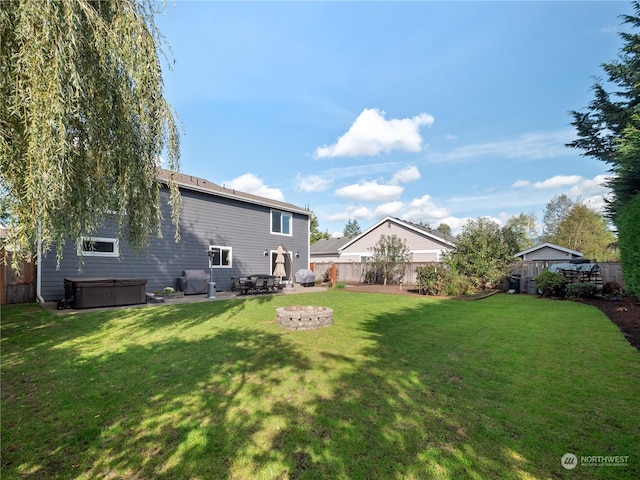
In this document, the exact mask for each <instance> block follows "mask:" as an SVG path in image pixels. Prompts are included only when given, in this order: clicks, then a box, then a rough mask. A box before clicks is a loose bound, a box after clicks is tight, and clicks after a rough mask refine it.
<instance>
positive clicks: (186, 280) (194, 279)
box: [176, 270, 209, 295]
mask: <svg viewBox="0 0 640 480" xmlns="http://www.w3.org/2000/svg"><path fill="white" fill-rule="evenodd" d="M176 283H177V285H176V286H177V290H178V291H180V292H184V294H185V295H194V294H196V293H207V284H208V283H209V274H208V273H207V272H205V271H204V270H183V272H182V276H181V277H178V279H177V282H176Z"/></svg>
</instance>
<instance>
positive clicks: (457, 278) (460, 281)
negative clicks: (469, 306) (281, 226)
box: [444, 270, 476, 297]
mask: <svg viewBox="0 0 640 480" xmlns="http://www.w3.org/2000/svg"><path fill="white" fill-rule="evenodd" d="M444 293H445V294H446V295H454V296H456V297H460V296H462V295H471V294H472V293H476V289H475V285H474V283H473V281H471V279H469V278H467V277H466V276H464V275H462V274H461V273H459V272H458V271H456V270H450V271H449V282H448V283H447V285H446V287H445V290H444Z"/></svg>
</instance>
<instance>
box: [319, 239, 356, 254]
mask: <svg viewBox="0 0 640 480" xmlns="http://www.w3.org/2000/svg"><path fill="white" fill-rule="evenodd" d="M352 238H354V237H340V238H321V239H320V240H318V241H317V242H315V243H312V244H311V255H314V254H315V255H323V254H324V255H327V254H335V255H337V254H338V251H339V250H340V249H341V248H342V247H343V246H344V245H345V244H346V243H347V242H349V241H350V240H351V239H352Z"/></svg>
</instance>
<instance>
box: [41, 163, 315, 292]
mask: <svg viewBox="0 0 640 480" xmlns="http://www.w3.org/2000/svg"><path fill="white" fill-rule="evenodd" d="M168 175H173V179H174V181H175V182H176V184H177V185H178V187H179V188H180V194H181V207H180V234H181V239H180V241H179V242H178V243H176V242H175V241H174V226H173V224H172V223H171V212H170V207H169V205H168V203H167V202H168V198H169V192H168V188H167V186H166V182H167V179H168ZM160 181H161V184H162V187H161V191H160V203H161V209H162V215H163V219H164V220H163V222H162V233H163V235H162V236H163V238H154V239H152V241H151V245H150V246H149V248H148V249H147V250H146V251H145V252H142V253H140V254H136V253H134V252H133V251H132V250H131V249H130V248H129V246H128V245H127V244H126V242H124V241H123V242H121V241H119V240H118V239H117V235H116V232H117V226H116V225H115V224H113V222H111V223H108V222H107V223H105V225H104V226H103V228H101V229H100V230H99V231H98V233H97V234H96V235H94V236H92V237H87V238H86V239H84V240H85V241H84V242H83V244H82V245H79V246H76V245H74V244H73V243H72V242H68V243H67V245H65V246H64V249H63V259H62V261H61V264H60V266H59V268H56V258H55V257H56V255H55V249H54V250H52V251H50V252H48V255H45V256H43V258H42V261H41V262H40V264H41V265H40V268H41V271H40V275H41V292H39V293H40V294H41V296H42V297H43V298H44V299H45V300H48V301H49V300H56V299H60V298H63V297H64V278H66V277H79V276H83V277H109V278H111V277H113V278H139V279H146V280H147V286H146V290H147V291H154V290H158V289H162V288H164V287H167V286H171V287H175V286H176V279H177V277H179V276H181V274H182V272H183V271H184V270H205V271H206V272H207V274H208V273H209V255H208V251H210V250H211V251H213V252H214V254H215V255H214V257H213V258H214V264H213V280H214V281H215V282H216V290H219V291H224V290H230V289H231V278H232V277H241V276H245V275H250V274H259V273H263V274H271V273H272V272H273V269H274V267H275V258H276V250H277V248H278V245H281V244H282V245H284V247H285V248H286V249H287V250H288V255H285V268H286V270H287V275H288V276H290V275H291V273H292V272H296V271H297V270H299V269H302V268H308V266H309V217H310V212H309V211H308V210H306V209H304V208H301V207H298V206H295V205H292V204H290V203H286V202H281V201H277V200H272V199H269V198H265V197H260V196H257V195H251V194H248V193H243V192H240V191H236V190H234V189H230V188H225V187H221V186H219V185H216V184H215V183H212V182H210V181H208V180H205V179H202V178H197V177H193V176H190V175H185V174H182V173H172V172H168V171H164V170H163V171H162V173H161V175H160ZM79 268H80V269H81V270H80V271H79Z"/></svg>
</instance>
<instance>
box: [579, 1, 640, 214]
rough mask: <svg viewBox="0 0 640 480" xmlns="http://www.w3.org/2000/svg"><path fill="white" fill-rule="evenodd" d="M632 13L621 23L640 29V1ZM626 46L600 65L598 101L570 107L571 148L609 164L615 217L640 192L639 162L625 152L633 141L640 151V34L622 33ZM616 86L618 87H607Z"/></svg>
mask: <svg viewBox="0 0 640 480" xmlns="http://www.w3.org/2000/svg"><path fill="white" fill-rule="evenodd" d="M632 6H633V9H634V14H633V15H623V16H622V20H623V24H625V25H629V26H631V27H632V28H634V29H638V28H639V27H640V2H638V1H634V2H633V3H632ZM620 38H622V40H623V42H624V45H623V47H622V49H621V50H620V52H619V55H618V58H617V59H616V60H614V61H612V62H609V63H605V64H603V65H602V68H603V70H604V71H605V73H606V75H607V78H606V82H603V81H601V80H599V81H597V82H596V83H595V85H594V86H593V91H594V99H593V100H592V101H591V102H590V103H589V105H588V106H587V107H586V110H585V111H572V112H571V115H572V116H573V122H572V125H573V126H574V127H576V130H577V132H578V138H577V139H576V140H574V141H573V142H571V143H569V144H568V146H570V147H573V148H577V149H579V150H582V151H583V154H584V155H585V156H587V157H592V158H596V159H598V160H601V161H603V162H606V163H608V164H609V165H610V167H611V170H610V171H611V173H612V177H611V179H610V180H609V181H608V182H607V185H608V186H609V187H611V189H612V191H613V198H612V199H610V200H609V203H608V211H609V214H610V215H611V218H612V219H614V220H615V218H616V215H617V213H618V212H619V210H620V209H621V208H622V207H624V205H625V204H626V203H628V202H629V201H630V200H631V199H632V198H634V196H635V195H636V194H637V193H638V192H640V160H639V158H638V156H637V151H636V154H634V155H627V154H625V153H624V148H625V145H628V144H629V143H630V144H632V145H635V148H636V149H638V148H639V147H638V141H639V134H638V130H639V129H640V33H637V32H636V33H625V32H623V33H620ZM608 86H612V87H613V88H614V90H612V91H607V89H606V87H608Z"/></svg>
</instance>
